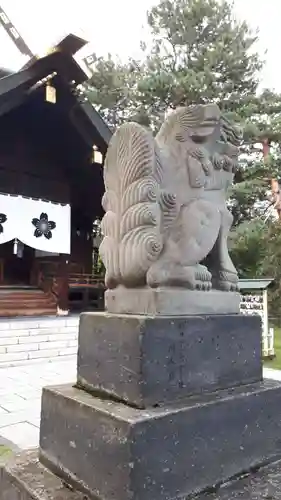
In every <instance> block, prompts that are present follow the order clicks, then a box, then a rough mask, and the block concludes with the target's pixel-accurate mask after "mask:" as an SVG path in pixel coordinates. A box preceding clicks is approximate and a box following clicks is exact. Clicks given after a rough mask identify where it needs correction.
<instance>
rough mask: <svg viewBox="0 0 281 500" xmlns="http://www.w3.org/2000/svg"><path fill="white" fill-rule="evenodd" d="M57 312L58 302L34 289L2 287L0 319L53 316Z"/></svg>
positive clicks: (0, 288) (0, 293) (49, 295)
mask: <svg viewBox="0 0 281 500" xmlns="http://www.w3.org/2000/svg"><path fill="white" fill-rule="evenodd" d="M56 310H57V306H56V301H55V299H54V297H52V295H51V294H46V293H44V292H43V291H42V290H40V289H38V288H32V287H13V286H7V287H0V317H15V316H51V315H55V314H56Z"/></svg>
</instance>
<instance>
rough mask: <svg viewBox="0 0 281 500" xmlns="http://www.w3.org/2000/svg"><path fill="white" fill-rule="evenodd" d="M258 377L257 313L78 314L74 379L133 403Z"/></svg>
mask: <svg viewBox="0 0 281 500" xmlns="http://www.w3.org/2000/svg"><path fill="white" fill-rule="evenodd" d="M261 379H262V364H261V338H260V318H259V317H257V316H255V317H250V316H240V315H221V316H188V317H167V316H166V317H161V316H156V317H155V316H154V317H153V316H141V315H139V316H137V315H114V314H108V313H101V314H99V313H98V314H97V313H86V314H82V315H81V319H80V332H79V350H78V385H79V387H81V388H84V389H86V390H88V391H90V392H96V391H101V392H104V393H107V394H108V395H110V396H112V397H115V398H116V399H117V400H122V401H125V402H127V403H128V404H130V405H135V406H137V407H139V408H145V407H148V406H155V405H157V404H161V403H166V402H175V401H177V400H180V399H183V398H185V397H187V396H191V395H193V394H200V393H203V392H210V391H216V390H219V389H226V388H228V387H234V386H239V385H245V384H250V383H253V382H258V381H260V380H261Z"/></svg>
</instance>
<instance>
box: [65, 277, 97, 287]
mask: <svg viewBox="0 0 281 500" xmlns="http://www.w3.org/2000/svg"><path fill="white" fill-rule="evenodd" d="M68 283H69V286H70V288H71V287H74V286H89V287H91V288H104V277H103V276H99V275H96V274H85V273H83V274H82V273H80V274H79V273H71V274H70V275H69V277H68Z"/></svg>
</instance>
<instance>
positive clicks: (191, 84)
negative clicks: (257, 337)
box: [88, 0, 281, 293]
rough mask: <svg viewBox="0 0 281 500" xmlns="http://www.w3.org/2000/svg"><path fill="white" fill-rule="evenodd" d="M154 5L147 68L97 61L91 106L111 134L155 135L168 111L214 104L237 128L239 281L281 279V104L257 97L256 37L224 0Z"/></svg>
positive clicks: (234, 205)
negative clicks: (133, 125)
mask: <svg viewBox="0 0 281 500" xmlns="http://www.w3.org/2000/svg"><path fill="white" fill-rule="evenodd" d="M155 2H156V5H155V6H154V7H153V8H152V9H151V11H150V12H149V13H148V16H147V22H148V28H149V31H150V38H149V40H148V41H146V43H142V47H143V59H142V61H141V62H140V61H135V60H129V61H126V62H122V61H120V60H118V58H114V57H113V56H111V55H109V56H108V57H106V58H102V57H97V56H96V55H94V64H93V66H92V70H93V74H92V77H91V79H90V81H89V85H88V95H89V98H90V100H91V101H92V102H93V103H94V104H95V105H96V106H97V108H98V110H99V111H100V112H101V113H102V115H103V117H104V118H105V119H106V121H107V122H108V123H109V124H110V125H111V126H112V127H113V128H115V127H116V126H118V125H120V124H121V123H123V122H124V121H127V120H135V121H138V122H139V123H142V124H144V125H147V126H150V127H151V128H152V129H153V130H157V129H158V127H159V125H160V124H161V122H162V121H163V118H164V114H165V112H166V111H167V110H168V109H173V108H176V107H177V106H181V105H188V104H193V103H205V102H210V101H211V102H216V103H218V104H219V106H220V107H221V108H222V109H223V111H224V112H225V113H227V114H228V116H229V118H232V119H234V120H235V121H237V122H239V123H240V124H241V125H242V127H243V129H244V138H243V145H242V152H243V155H241V161H240V164H239V168H238V171H237V172H236V175H235V182H234V185H233V188H232V190H231V192H230V193H229V206H230V208H231V210H232V213H233V215H234V227H235V231H234V233H233V235H232V236H233V238H232V242H231V243H232V255H233V258H234V260H235V263H236V265H237V267H238V269H239V272H240V275H241V276H251V277H255V276H261V275H266V274H268V273H269V274H272V275H273V272H274V270H275V274H276V273H277V274H278V272H279V267H280V269H281V255H280V264H278V262H279V261H278V262H277V260H278V259H277V257H276V256H279V253H280V252H281V250H280V252H279V246H280V249H281V232H280V230H279V229H280V228H279V225H278V224H276V223H275V222H272V221H271V218H270V217H269V215H270V211H269V209H270V207H271V206H272V199H271V197H270V179H271V178H272V177H274V178H275V177H276V178H281V151H280V145H281V118H280V116H281V113H280V111H281V96H279V95H276V94H275V93H274V92H272V91H270V90H264V91H263V92H262V93H258V85H259V76H260V70H261V68H262V65H263V61H262V60H261V58H260V57H259V55H258V54H257V52H256V51H255V42H256V40H257V36H258V35H257V34H256V33H253V32H252V31H251V30H250V28H249V26H248V25H247V23H246V22H239V21H237V20H236V19H235V16H234V11H233V6H232V4H231V3H230V2H228V1H226V0H160V1H158V2H157V0H155ZM266 143H268V144H269V146H270V155H269V156H268V157H267V160H266V162H265V161H264V157H263V146H265V145H266ZM279 242H280V245H279ZM269 243H270V244H269ZM275 244H276V247H278V248H277V249H276V248H275V247H274V245H275ZM269 249H270V252H271V257H270V258H272V260H270V259H269V258H268V256H267V252H268V251H269ZM275 251H276V253H274V252H275ZM278 252H279V253H278ZM276 259H277V260H276ZM275 266H276V267H275ZM277 274H276V275H277ZM280 279H281V271H280ZM280 291H281V286H280ZM278 293H279V292H278Z"/></svg>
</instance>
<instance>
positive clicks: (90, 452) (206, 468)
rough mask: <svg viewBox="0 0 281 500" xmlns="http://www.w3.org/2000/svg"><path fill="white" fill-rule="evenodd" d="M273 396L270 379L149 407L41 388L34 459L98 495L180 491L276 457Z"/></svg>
mask: <svg viewBox="0 0 281 500" xmlns="http://www.w3.org/2000/svg"><path fill="white" fill-rule="evenodd" d="M280 402H281V384H280V383H279V382H273V381H265V382H261V383H258V384H253V385H250V386H246V387H240V388H236V389H233V390H225V391H220V392H218V393H214V394H206V395H201V396H193V397H191V398H189V399H188V400H186V401H185V403H182V404H181V405H179V404H178V405H174V406H168V407H167V406H166V407H165V408H153V409H149V410H147V409H146V410H140V409H135V408H132V407H129V406H127V405H124V404H119V403H116V402H113V401H109V400H102V399H98V398H95V397H93V396H90V395H89V394H87V393H85V392H84V391H80V390H78V389H74V388H73V387H71V386H61V387H55V388H50V389H45V390H44V392H43V400H42V419H41V436H40V447H41V448H40V455H41V460H42V461H43V463H45V464H47V465H48V466H49V467H50V468H51V469H52V470H53V471H54V472H56V473H58V475H60V476H61V477H62V478H64V479H65V480H66V481H67V482H70V483H71V484H73V485H75V486H76V487H79V488H81V489H82V490H84V491H86V492H88V494H90V495H92V496H94V497H98V498H100V499H102V500H120V499H122V500H132V499H136V500H151V499H153V500H167V499H177V498H178V499H180V498H183V497H184V496H186V495H188V494H192V493H194V492H195V491H201V490H203V489H205V488H208V487H211V486H213V485H216V484H218V483H221V482H223V481H225V480H227V479H228V478H230V477H233V476H235V475H237V474H239V473H241V472H242V471H247V470H249V469H250V468H251V467H255V466H257V465H260V464H262V463H265V462H266V461H270V460H271V461H273V460H274V458H279V457H280V456H281V414H280V411H279V410H280Z"/></svg>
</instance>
